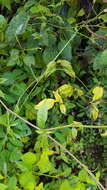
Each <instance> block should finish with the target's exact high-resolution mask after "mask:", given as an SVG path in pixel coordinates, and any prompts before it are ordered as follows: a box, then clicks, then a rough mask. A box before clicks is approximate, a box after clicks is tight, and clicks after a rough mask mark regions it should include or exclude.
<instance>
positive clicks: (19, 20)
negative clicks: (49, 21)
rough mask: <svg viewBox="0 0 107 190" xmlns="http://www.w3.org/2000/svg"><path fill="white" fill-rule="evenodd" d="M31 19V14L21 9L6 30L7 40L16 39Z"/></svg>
mask: <svg viewBox="0 0 107 190" xmlns="http://www.w3.org/2000/svg"><path fill="white" fill-rule="evenodd" d="M29 19H30V17H29V15H28V14H27V13H26V12H24V11H21V12H19V13H18V14H17V15H16V16H14V17H13V18H12V20H11V21H10V23H9V26H8V28H7V30H6V40H7V41H11V40H14V39H15V38H16V36H17V35H21V34H23V33H24V31H25V29H26V26H27V23H28V21H29Z"/></svg>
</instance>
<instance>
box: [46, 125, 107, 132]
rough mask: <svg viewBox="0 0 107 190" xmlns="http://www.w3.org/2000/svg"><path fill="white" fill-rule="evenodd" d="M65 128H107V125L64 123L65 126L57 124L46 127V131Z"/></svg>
mask: <svg viewBox="0 0 107 190" xmlns="http://www.w3.org/2000/svg"><path fill="white" fill-rule="evenodd" d="M66 128H81V129H83V128H90V129H107V125H98V126H97V125H82V124H81V125H79V124H77V125H76V124H70V125H65V126H58V127H53V128H49V129H47V131H54V130H55V131H56V130H59V129H66Z"/></svg>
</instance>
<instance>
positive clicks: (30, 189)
mask: <svg viewBox="0 0 107 190" xmlns="http://www.w3.org/2000/svg"><path fill="white" fill-rule="evenodd" d="M19 182H20V185H21V186H22V187H23V188H24V189H26V190H34V189H35V185H36V180H35V176H34V175H33V174H32V172H30V171H29V172H25V173H22V174H20V176H19Z"/></svg>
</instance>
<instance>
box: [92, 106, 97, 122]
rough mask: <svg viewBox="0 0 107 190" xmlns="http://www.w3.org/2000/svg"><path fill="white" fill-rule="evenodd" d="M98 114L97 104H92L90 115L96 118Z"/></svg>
mask: <svg viewBox="0 0 107 190" xmlns="http://www.w3.org/2000/svg"><path fill="white" fill-rule="evenodd" d="M98 114H99V110H98V108H97V106H96V105H92V108H91V115H92V118H93V120H96V119H97V118H98Z"/></svg>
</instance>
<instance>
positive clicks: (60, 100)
mask: <svg viewBox="0 0 107 190" xmlns="http://www.w3.org/2000/svg"><path fill="white" fill-rule="evenodd" d="M53 93H54V96H55V99H56V102H59V103H60V104H62V103H63V100H62V98H61V96H60V95H59V93H58V90H56V91H55V92H53Z"/></svg>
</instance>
